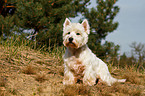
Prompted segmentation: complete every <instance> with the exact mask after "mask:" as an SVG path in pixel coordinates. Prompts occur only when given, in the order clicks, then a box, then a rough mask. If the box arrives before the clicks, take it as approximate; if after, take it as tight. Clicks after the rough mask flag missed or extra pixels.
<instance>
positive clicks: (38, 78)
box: [35, 73, 48, 83]
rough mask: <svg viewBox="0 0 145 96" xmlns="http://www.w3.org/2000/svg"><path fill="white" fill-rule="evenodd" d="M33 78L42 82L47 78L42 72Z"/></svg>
mask: <svg viewBox="0 0 145 96" xmlns="http://www.w3.org/2000/svg"><path fill="white" fill-rule="evenodd" d="M35 80H36V81H38V82H41V83H42V82H44V81H46V80H48V79H47V77H46V75H45V74H44V73H43V74H37V75H36V77H35Z"/></svg>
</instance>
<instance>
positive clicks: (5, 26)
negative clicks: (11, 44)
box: [0, 15, 15, 36]
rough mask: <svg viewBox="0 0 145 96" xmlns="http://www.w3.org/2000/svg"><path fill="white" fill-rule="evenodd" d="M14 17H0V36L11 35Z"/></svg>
mask: <svg viewBox="0 0 145 96" xmlns="http://www.w3.org/2000/svg"><path fill="white" fill-rule="evenodd" d="M14 18H15V17H14V16H7V17H3V16H2V15H0V36H1V35H4V36H9V35H12V28H13V27H14Z"/></svg>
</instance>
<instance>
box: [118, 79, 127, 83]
mask: <svg viewBox="0 0 145 96" xmlns="http://www.w3.org/2000/svg"><path fill="white" fill-rule="evenodd" d="M125 81H126V79H117V82H125Z"/></svg>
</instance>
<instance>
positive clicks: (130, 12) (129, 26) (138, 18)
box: [74, 0, 145, 54]
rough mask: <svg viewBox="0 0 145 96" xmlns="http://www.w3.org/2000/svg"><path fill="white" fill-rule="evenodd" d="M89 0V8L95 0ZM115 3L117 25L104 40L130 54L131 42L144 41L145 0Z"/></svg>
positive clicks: (124, 0) (128, 0) (119, 0)
mask: <svg viewBox="0 0 145 96" xmlns="http://www.w3.org/2000/svg"><path fill="white" fill-rule="evenodd" d="M91 2H92V4H91V5H90V6H89V8H91V7H92V6H93V7H94V6H96V3H95V2H96V0H91ZM116 5H117V6H119V8H120V11H119V13H118V14H117V16H116V17H115V19H114V21H115V22H116V21H117V22H119V26H118V28H117V30H115V31H113V32H112V33H110V34H109V35H108V36H107V37H106V40H107V41H111V42H114V43H115V44H118V45H120V52H121V54H123V53H124V52H125V53H127V54H130V52H131V48H130V47H129V45H130V44H131V43H132V42H137V43H143V44H144V43H145V0H118V1H117V3H116ZM76 20H77V18H75V20H74V22H75V21H76Z"/></svg>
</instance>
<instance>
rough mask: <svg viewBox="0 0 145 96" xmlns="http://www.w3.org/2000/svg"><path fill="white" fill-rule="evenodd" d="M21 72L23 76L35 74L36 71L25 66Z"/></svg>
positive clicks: (29, 66)
mask: <svg viewBox="0 0 145 96" xmlns="http://www.w3.org/2000/svg"><path fill="white" fill-rule="evenodd" d="M22 72H23V73H25V74H36V70H35V68H34V67H32V65H28V66H26V67H25V68H24V69H22Z"/></svg>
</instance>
